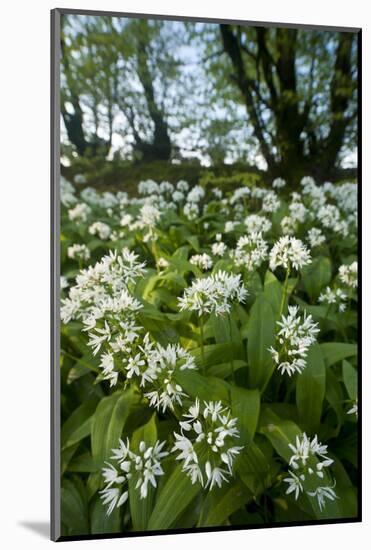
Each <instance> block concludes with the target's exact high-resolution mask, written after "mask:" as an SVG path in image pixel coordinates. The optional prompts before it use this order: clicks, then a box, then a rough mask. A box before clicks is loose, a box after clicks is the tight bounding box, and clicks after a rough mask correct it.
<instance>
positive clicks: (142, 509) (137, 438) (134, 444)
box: [129, 414, 157, 531]
mask: <svg viewBox="0 0 371 550" xmlns="http://www.w3.org/2000/svg"><path fill="white" fill-rule="evenodd" d="M141 441H144V442H145V443H146V446H147V448H149V447H151V446H153V445H154V444H155V443H156V441H157V427H156V414H153V415H152V418H151V419H150V421H149V422H147V424H145V425H144V426H141V427H140V428H138V429H137V430H135V432H134V433H133V435H132V438H131V441H130V447H131V449H133V450H134V452H135V451H136V450H137V449H138V448H139V444H140V442H141ZM136 483H137V477H136V476H135V475H134V476H133V477H132V478H131V479H130V480H129V504H130V514H131V519H132V522H133V529H134V530H135V531H145V530H146V529H147V524H148V521H149V518H150V516H151V512H152V509H153V505H154V499H155V491H154V488H153V487H152V485H151V484H150V483H149V484H148V495H147V497H146V498H140V490H139V489H136V488H135V485H136Z"/></svg>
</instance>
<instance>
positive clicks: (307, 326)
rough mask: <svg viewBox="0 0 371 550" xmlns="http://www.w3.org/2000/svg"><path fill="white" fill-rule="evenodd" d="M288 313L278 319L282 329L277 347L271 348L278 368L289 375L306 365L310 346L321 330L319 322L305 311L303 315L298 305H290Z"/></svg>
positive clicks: (300, 370)
mask: <svg viewBox="0 0 371 550" xmlns="http://www.w3.org/2000/svg"><path fill="white" fill-rule="evenodd" d="M288 309H289V311H288V315H287V316H286V317H285V316H284V315H282V318H281V321H277V325H278V326H279V327H280V330H279V332H278V334H277V337H276V344H277V347H276V348H273V347H272V346H271V347H270V348H269V351H270V352H271V354H272V357H273V360H274V362H275V363H276V365H277V369H278V370H279V371H280V372H281V374H284V373H287V374H288V375H289V376H291V375H292V374H294V373H295V372H298V373H299V374H300V373H301V372H302V371H303V369H304V368H305V367H306V365H307V363H306V356H307V352H308V348H309V346H311V344H313V343H314V342H315V341H316V335H317V333H318V332H319V329H318V323H314V322H313V319H312V316H311V315H307V314H306V312H305V311H304V314H303V317H302V316H301V315H300V314H299V308H298V307H297V306H289V308H288Z"/></svg>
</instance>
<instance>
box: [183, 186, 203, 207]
mask: <svg viewBox="0 0 371 550" xmlns="http://www.w3.org/2000/svg"><path fill="white" fill-rule="evenodd" d="M204 196H205V191H204V189H203V188H202V187H201V186H200V185H195V186H194V187H193V188H192V189H191V190H190V192H189V193H188V195H187V202H188V203H198V202H200V201H201V200H202V199H203V198H204Z"/></svg>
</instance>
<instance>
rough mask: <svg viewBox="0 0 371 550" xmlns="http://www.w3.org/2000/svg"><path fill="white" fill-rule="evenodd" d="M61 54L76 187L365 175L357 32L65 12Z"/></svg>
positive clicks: (65, 168) (67, 170)
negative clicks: (359, 170) (358, 162)
mask: <svg viewBox="0 0 371 550" xmlns="http://www.w3.org/2000/svg"><path fill="white" fill-rule="evenodd" d="M61 51H62V59H61V67H62V78H61V115H62V121H63V122H62V168H61V169H62V174H63V175H64V176H66V177H67V178H68V179H71V180H72V181H73V180H74V178H75V177H76V175H79V176H81V175H83V179H82V181H86V182H87V183H89V184H97V185H99V186H100V187H112V186H116V185H119V186H125V185H128V186H129V187H133V186H134V187H135V185H136V184H137V183H138V182H139V181H140V180H141V179H142V180H143V179H148V178H151V179H154V180H157V181H161V180H169V181H177V180H179V179H186V180H188V181H190V182H191V183H196V182H197V181H199V180H200V178H201V179H202V178H210V177H211V178H214V179H215V178H216V179H220V178H221V179H223V178H224V179H228V178H231V177H232V179H233V178H234V179H237V180H238V181H240V182H241V181H242V182H243V181H245V179H246V177H248V175H250V176H251V177H252V178H259V179H262V180H263V181H271V179H272V178H275V177H283V178H285V179H286V180H287V181H288V182H289V183H290V184H291V186H295V185H296V184H297V182H298V181H299V179H300V178H301V177H302V176H304V175H306V174H310V175H312V176H313V177H315V178H316V179H317V180H318V181H320V182H323V181H327V180H330V181H341V180H344V179H354V178H355V176H356V166H355V157H356V147H357V78H358V76H357V37H356V35H355V34H354V33H351V32H342V33H339V32H335V31H331V32H330V31H319V30H304V29H300V30H296V29H283V28H264V27H247V26H242V25H239V26H237V25H225V24H220V25H219V24H211V23H194V22H184V23H183V22H172V21H157V20H145V19H128V18H110V17H104V16H100V17H93V16H82V15H77V16H72V15H68V16H63V21H62V41H61ZM80 179H81V178H80ZM218 183H220V182H218Z"/></svg>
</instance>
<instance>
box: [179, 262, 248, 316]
mask: <svg viewBox="0 0 371 550" xmlns="http://www.w3.org/2000/svg"><path fill="white" fill-rule="evenodd" d="M246 296H247V290H246V289H245V287H244V285H243V283H242V281H241V275H233V274H232V273H227V272H226V271H218V272H217V273H215V274H213V275H210V276H209V277H204V278H199V279H195V280H194V281H193V282H192V285H191V286H190V287H188V288H186V289H185V290H184V294H183V296H182V297H180V298H178V302H179V309H180V311H185V310H189V311H197V313H198V315H199V316H201V315H205V314H210V313H214V314H215V315H217V316H218V315H224V314H228V313H229V312H230V310H231V307H232V303H233V302H235V301H237V302H241V303H243V302H244V301H245V299H246Z"/></svg>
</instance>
